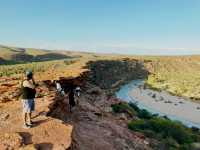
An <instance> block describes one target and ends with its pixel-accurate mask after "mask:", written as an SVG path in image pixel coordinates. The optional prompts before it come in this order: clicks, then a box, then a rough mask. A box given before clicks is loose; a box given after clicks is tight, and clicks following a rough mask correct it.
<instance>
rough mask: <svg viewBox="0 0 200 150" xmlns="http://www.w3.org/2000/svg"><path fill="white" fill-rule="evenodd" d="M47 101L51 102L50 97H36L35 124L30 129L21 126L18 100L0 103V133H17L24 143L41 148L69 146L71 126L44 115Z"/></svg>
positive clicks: (65, 147) (58, 148)
mask: <svg viewBox="0 0 200 150" xmlns="http://www.w3.org/2000/svg"><path fill="white" fill-rule="evenodd" d="M50 97H51V95H50ZM52 97H53V93H52ZM49 103H51V99H50V98H42V99H41V98H40V99H36V112H35V113H34V114H33V118H34V119H33V121H34V122H35V125H34V127H33V128H31V129H23V128H22V118H21V102H20V101H14V102H8V103H5V104H0V109H1V112H0V134H1V135H3V134H5V133H8V134H9V133H19V135H20V136H22V137H23V144H24V145H29V144H34V145H36V147H37V148H39V149H42V150H43V149H44V150H48V149H50V150H52V149H56V150H62V149H67V148H69V147H70V145H71V134H72V130H73V126H72V125H70V124H66V123H65V124H64V123H63V122H62V121H60V120H57V119H54V118H50V117H46V116H45V115H46V113H47V111H48V105H49ZM1 144H2V143H1V142H0V149H1V150H3V149H2V148H1Z"/></svg>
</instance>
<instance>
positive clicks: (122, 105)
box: [111, 102, 136, 116]
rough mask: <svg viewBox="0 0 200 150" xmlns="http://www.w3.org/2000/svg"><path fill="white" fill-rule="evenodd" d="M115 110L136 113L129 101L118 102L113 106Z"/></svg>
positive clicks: (132, 114)
mask: <svg viewBox="0 0 200 150" xmlns="http://www.w3.org/2000/svg"><path fill="white" fill-rule="evenodd" d="M111 107H112V109H113V112H115V113H127V114H129V115H130V116H134V115H135V114H136V112H135V110H134V109H133V108H131V107H130V106H129V105H128V104H127V103H125V102H124V103H118V104H114V105H112V106H111Z"/></svg>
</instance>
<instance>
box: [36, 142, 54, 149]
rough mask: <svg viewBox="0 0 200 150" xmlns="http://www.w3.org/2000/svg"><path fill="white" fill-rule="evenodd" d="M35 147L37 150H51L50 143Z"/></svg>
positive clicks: (51, 145)
mask: <svg viewBox="0 0 200 150" xmlns="http://www.w3.org/2000/svg"><path fill="white" fill-rule="evenodd" d="M36 147H37V149H38V150H53V144H52V143H39V144H36Z"/></svg>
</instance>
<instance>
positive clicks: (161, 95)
mask: <svg viewBox="0 0 200 150" xmlns="http://www.w3.org/2000/svg"><path fill="white" fill-rule="evenodd" d="M143 85H144V81H143V80H134V81H131V82H130V83H128V84H126V85H123V86H122V87H121V88H120V90H119V91H118V92H116V96H117V98H120V99H122V100H124V101H127V102H134V103H137V105H138V107H139V108H141V109H146V110H148V111H149V112H151V113H153V114H158V115H160V116H167V117H168V118H170V119H171V120H176V121H180V122H182V123H183V124H184V125H186V126H188V127H197V128H199V129H200V104H198V103H195V102H192V101H189V100H186V99H184V98H182V97H178V96H173V95H171V94H169V93H167V92H165V91H162V92H159V91H154V90H151V89H144V88H141V87H142V86H143Z"/></svg>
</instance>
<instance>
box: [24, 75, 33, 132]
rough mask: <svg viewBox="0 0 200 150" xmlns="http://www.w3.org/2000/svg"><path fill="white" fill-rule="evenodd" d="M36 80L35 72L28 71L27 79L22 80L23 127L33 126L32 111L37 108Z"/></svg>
mask: <svg viewBox="0 0 200 150" xmlns="http://www.w3.org/2000/svg"><path fill="white" fill-rule="evenodd" d="M35 95H36V89H35V81H34V78H33V73H32V72H31V71H26V77H25V80H23V81H22V106H23V121H24V125H23V127H24V128H26V129H28V128H31V126H32V121H31V113H32V112H33V111H34V110H35V100H34V99H35Z"/></svg>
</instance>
